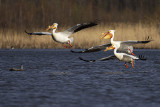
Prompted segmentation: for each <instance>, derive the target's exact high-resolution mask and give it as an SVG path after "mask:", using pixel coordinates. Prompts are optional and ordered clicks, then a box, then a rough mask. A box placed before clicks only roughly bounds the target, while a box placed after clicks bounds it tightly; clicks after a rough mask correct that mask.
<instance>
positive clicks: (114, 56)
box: [79, 45, 146, 68]
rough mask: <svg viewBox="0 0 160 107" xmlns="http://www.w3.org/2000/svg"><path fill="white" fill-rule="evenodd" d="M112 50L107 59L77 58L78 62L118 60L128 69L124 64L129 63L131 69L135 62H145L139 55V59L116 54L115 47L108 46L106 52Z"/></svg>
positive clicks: (124, 54)
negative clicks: (112, 53)
mask: <svg viewBox="0 0 160 107" xmlns="http://www.w3.org/2000/svg"><path fill="white" fill-rule="evenodd" d="M111 49H114V55H110V56H108V57H104V58H100V59H97V60H86V59H83V58H82V57H79V59H80V60H83V61H85V62H95V61H106V60H111V59H119V60H120V61H124V62H125V66H126V68H128V65H127V64H126V63H130V64H131V65H132V67H133V68H134V66H133V65H134V62H135V60H146V58H144V56H142V55H140V56H139V57H137V56H133V55H129V54H126V53H117V49H118V48H117V47H116V45H115V46H110V47H109V48H108V50H111Z"/></svg>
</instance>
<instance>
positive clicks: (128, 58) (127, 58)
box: [112, 45, 139, 68]
mask: <svg viewBox="0 0 160 107" xmlns="http://www.w3.org/2000/svg"><path fill="white" fill-rule="evenodd" d="M112 47H113V46H112ZM112 49H114V55H115V56H116V57H117V58H118V59H119V60H120V61H124V62H125V63H130V64H131V65H132V67H133V68H134V66H133V64H134V61H135V60H138V59H139V57H137V56H133V55H128V54H126V53H117V49H118V47H117V46H116V45H114V47H113V48H112ZM125 66H126V68H128V66H127V65H126V64H125Z"/></svg>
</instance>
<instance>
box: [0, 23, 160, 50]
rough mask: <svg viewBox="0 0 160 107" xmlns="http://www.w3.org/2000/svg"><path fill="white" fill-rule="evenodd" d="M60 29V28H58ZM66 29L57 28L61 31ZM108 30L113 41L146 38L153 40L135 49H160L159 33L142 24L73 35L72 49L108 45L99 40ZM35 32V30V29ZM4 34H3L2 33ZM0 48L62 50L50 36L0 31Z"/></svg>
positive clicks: (96, 28) (107, 27)
mask: <svg viewBox="0 0 160 107" xmlns="http://www.w3.org/2000/svg"><path fill="white" fill-rule="evenodd" d="M59 27H60V26H59ZM64 29H66V28H63V29H62V28H59V31H61V30H62V31H63V30H64ZM109 29H115V30H116V32H115V39H114V40H121V41H125V40H145V39H146V38H147V37H148V36H149V37H150V38H151V39H152V40H153V41H152V42H151V43H148V44H146V45H137V46H136V47H137V48H149V49H151V48H160V47H159V46H160V42H159V40H160V36H159V35H160V31H159V30H158V29H157V28H156V27H155V26H154V25H150V26H143V25H142V24H135V25H131V24H128V25H127V24H123V23H120V24H113V25H110V26H108V25H106V26H100V25H98V26H95V27H93V28H88V29H85V30H82V31H79V32H77V33H75V34H74V35H73V36H74V43H73V48H88V47H91V46H96V45H100V44H104V43H109V42H110V41H109V40H101V39H100V35H101V33H103V32H107V31H108V30H109ZM35 30H36V29H35ZM36 31H44V30H42V29H41V30H36ZM4 32H5V33H4ZM0 40H1V43H0V48H10V47H11V46H14V47H15V48H64V47H63V46H62V45H61V44H60V43H56V42H55V41H53V40H52V38H51V36H47V35H44V36H36V35H32V36H30V35H27V34H26V33H25V32H22V31H21V32H20V33H19V32H18V33H17V32H15V31H14V30H13V31H11V30H10V31H8V32H6V31H1V33H0Z"/></svg>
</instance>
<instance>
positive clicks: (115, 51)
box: [114, 47, 117, 55]
mask: <svg viewBox="0 0 160 107" xmlns="http://www.w3.org/2000/svg"><path fill="white" fill-rule="evenodd" d="M114 54H115V55H116V54H117V48H116V47H115V49H114Z"/></svg>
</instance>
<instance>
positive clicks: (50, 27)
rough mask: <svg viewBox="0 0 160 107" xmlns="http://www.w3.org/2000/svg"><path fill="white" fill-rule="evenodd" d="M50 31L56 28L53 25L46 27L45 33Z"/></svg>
mask: <svg viewBox="0 0 160 107" xmlns="http://www.w3.org/2000/svg"><path fill="white" fill-rule="evenodd" d="M50 29H56V27H55V26H54V25H52V26H48V28H47V29H46V30H47V31H48V30H50Z"/></svg>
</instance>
